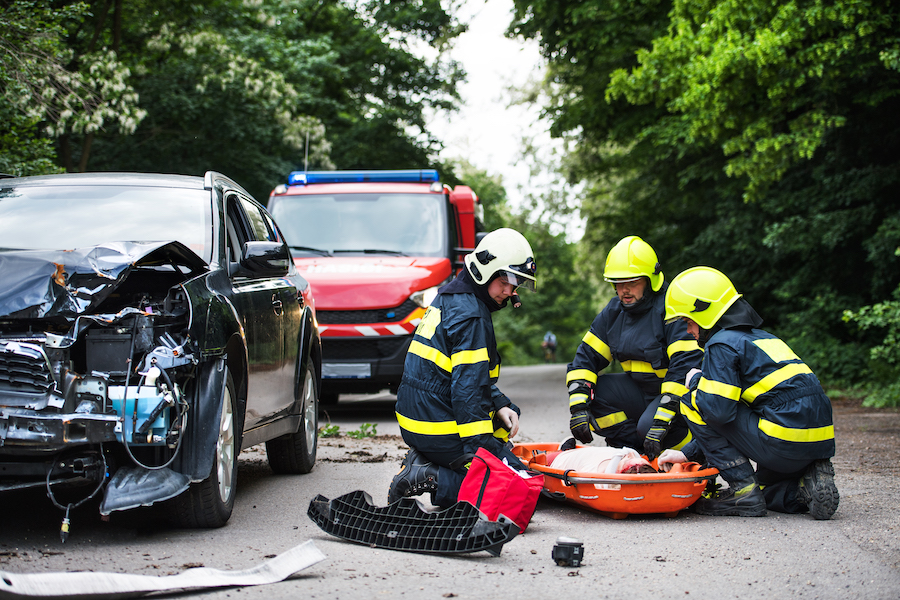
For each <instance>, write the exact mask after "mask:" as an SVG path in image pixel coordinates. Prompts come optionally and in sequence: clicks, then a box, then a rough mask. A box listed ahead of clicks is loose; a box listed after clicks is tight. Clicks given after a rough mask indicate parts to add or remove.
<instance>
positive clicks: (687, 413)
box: [681, 402, 706, 425]
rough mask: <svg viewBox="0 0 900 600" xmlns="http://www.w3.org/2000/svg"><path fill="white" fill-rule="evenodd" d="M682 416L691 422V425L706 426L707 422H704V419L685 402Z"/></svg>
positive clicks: (682, 405) (682, 407)
mask: <svg viewBox="0 0 900 600" xmlns="http://www.w3.org/2000/svg"><path fill="white" fill-rule="evenodd" d="M681 414H683V415H684V417H685V418H686V419H687V420H688V421H690V422H691V423H696V424H697V425H706V421H704V420H703V417H701V416H700V413H698V412H697V411H696V410H694V408H693V407H691V406H688V405H687V404H685V403H684V402H682V403H681Z"/></svg>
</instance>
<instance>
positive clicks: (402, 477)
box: [388, 448, 439, 504]
mask: <svg viewBox="0 0 900 600" xmlns="http://www.w3.org/2000/svg"><path fill="white" fill-rule="evenodd" d="M438 468H439V467H438V466H437V465H436V464H434V463H433V462H430V461H429V460H428V459H426V458H425V457H424V456H422V455H421V454H419V453H418V452H417V451H416V449H415V448H410V449H409V452H407V453H406V456H405V457H404V458H403V462H402V463H401V465H400V472H399V473H397V474H396V475H394V478H393V479H392V480H391V488H390V489H389V490H388V504H393V503H394V502H396V501H397V500H399V499H400V498H408V497H409V496H418V495H420V494H424V493H425V492H431V497H432V498H434V492H436V491H437V478H438Z"/></svg>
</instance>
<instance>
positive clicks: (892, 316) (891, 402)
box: [844, 248, 900, 406]
mask: <svg viewBox="0 0 900 600" xmlns="http://www.w3.org/2000/svg"><path fill="white" fill-rule="evenodd" d="M897 253H898V254H900V248H898V250H897ZM844 321H846V322H854V323H856V324H857V325H858V326H859V328H860V329H861V330H868V329H873V328H874V329H884V330H885V335H884V339H883V341H882V342H881V343H880V344H878V345H876V346H873V347H872V348H871V349H870V350H869V359H870V360H869V365H868V366H869V368H868V372H869V374H870V375H871V381H870V382H869V383H868V384H867V385H866V391H867V392H868V393H869V397H868V398H866V401H865V403H864V404H865V405H866V406H900V381H898V379H900V287H898V288H897V289H896V290H895V291H894V300H886V301H884V302H879V303H878V304H873V305H871V306H864V307H862V308H860V309H859V310H858V311H852V310H846V311H844Z"/></svg>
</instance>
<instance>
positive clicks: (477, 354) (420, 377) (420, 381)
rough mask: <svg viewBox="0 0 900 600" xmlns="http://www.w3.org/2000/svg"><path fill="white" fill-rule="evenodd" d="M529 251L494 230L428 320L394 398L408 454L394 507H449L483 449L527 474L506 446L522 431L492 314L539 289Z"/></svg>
mask: <svg viewBox="0 0 900 600" xmlns="http://www.w3.org/2000/svg"><path fill="white" fill-rule="evenodd" d="M535 282H536V280H535V264H534V254H533V253H532V250H531V246H530V245H529V243H528V241H527V240H526V239H525V236H523V235H522V234H521V233H519V232H517V231H515V230H513V229H498V230H496V231H493V232H491V233H489V234H487V235H486V236H485V237H484V239H482V240H481V242H480V243H479V244H478V246H477V247H476V248H475V251H474V252H472V253H470V254H468V255H466V257H465V268H464V269H462V270H461V271H460V273H459V275H458V276H457V277H456V279H454V280H453V281H451V282H450V283H449V284H447V285H445V286H444V287H442V288H441V289H440V290H438V295H437V297H436V298H435V299H434V301H433V302H432V303H431V306H430V307H429V308H428V310H427V311H426V312H425V315H424V316H423V317H422V321H421V322H420V323H419V325H418V327H417V328H416V332H415V336H414V339H413V342H412V344H411V345H410V347H409V352H408V353H407V355H406V362H405V363H404V367H403V380H402V382H401V383H400V388H399V389H398V390H397V405H396V412H397V421H398V422H399V424H400V431H401V433H402V435H403V440H404V441H405V442H406V443H407V444H408V445H409V448H410V449H409V452H407V454H406V457H405V458H404V459H403V463H402V465H401V468H400V472H399V473H397V475H396V476H394V478H393V480H392V481H391V486H390V490H389V492H388V502H389V503H392V502H395V501H397V500H399V499H400V498H403V497H407V496H417V495H420V494H423V493H425V492H430V493H431V498H432V500H431V501H432V503H433V504H435V505H436V506H442V507H446V506H451V505H452V504H454V503H456V501H457V495H458V493H459V489H460V486H461V484H462V481H463V478H464V477H465V474H466V468H467V466H468V463H470V462H471V460H472V457H473V456H474V454H475V452H476V451H477V450H478V449H479V448H482V447H483V448H486V449H487V450H488V451H490V452H491V453H492V454H494V455H495V456H497V457H499V458H501V459H502V458H505V459H507V461H508V462H509V464H510V465H511V466H514V467H516V468H517V469H521V470H525V469H526V467H525V466H524V465H522V463H521V462H520V461H519V460H518V459H517V458H516V457H515V455H513V454H512V452H510V451H509V449H508V447H507V442H508V439H509V438H510V437H513V436H515V435H516V433H517V432H518V429H519V414H520V410H519V408H518V407H517V406H516V405H515V404H513V403H512V402H511V401H510V400H509V398H507V397H506V396H505V395H503V393H502V392H500V390H499V389H497V386H496V385H495V384H496V383H497V378H498V377H499V376H500V355H499V353H498V352H497V340H496V339H495V337H494V325H493V322H492V320H491V314H492V313H493V312H495V311H498V310H500V309H501V308H503V307H505V306H506V305H507V303H509V302H510V298H511V297H512V299H513V304H514V305H515V303H516V302H517V300H518V297H517V296H515V294H516V290H517V289H521V288H527V289H529V290H531V291H534V288H535Z"/></svg>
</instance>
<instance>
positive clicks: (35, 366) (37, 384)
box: [0, 342, 53, 394]
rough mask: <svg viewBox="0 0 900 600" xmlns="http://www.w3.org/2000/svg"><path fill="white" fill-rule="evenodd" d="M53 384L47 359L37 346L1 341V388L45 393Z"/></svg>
mask: <svg viewBox="0 0 900 600" xmlns="http://www.w3.org/2000/svg"><path fill="white" fill-rule="evenodd" d="M52 386H53V378H52V376H51V374H50V371H49V369H48V366H47V361H46V359H45V358H44V357H43V353H42V352H41V351H40V350H39V349H38V347H37V346H35V345H33V344H19V343H17V342H8V343H7V342H0V390H12V391H16V392H25V393H34V394H44V393H46V392H47V391H48V390H49V389H50V388H51V387H52Z"/></svg>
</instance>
